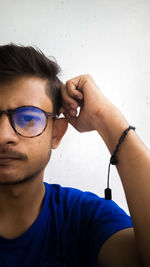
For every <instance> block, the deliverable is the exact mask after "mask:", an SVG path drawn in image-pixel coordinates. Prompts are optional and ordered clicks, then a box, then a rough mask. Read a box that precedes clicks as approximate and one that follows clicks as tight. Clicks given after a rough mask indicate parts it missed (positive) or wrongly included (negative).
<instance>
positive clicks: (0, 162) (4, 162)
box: [0, 158, 17, 166]
mask: <svg viewBox="0 0 150 267" xmlns="http://www.w3.org/2000/svg"><path fill="white" fill-rule="evenodd" d="M16 160H17V159H15V158H0V166H2V165H8V164H10V163H13V162H15V161H16Z"/></svg>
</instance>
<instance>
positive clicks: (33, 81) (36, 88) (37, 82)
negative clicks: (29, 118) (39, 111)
mask: <svg viewBox="0 0 150 267" xmlns="http://www.w3.org/2000/svg"><path fill="white" fill-rule="evenodd" d="M47 86H48V84H47V80H44V79H40V78H37V77H21V78H17V79H16V80H13V81H12V82H11V81H10V82H9V83H7V82H6V83H4V84H0V109H1V110H3V109H9V108H16V107H19V106H24V105H33V106H37V107H39V108H43V109H46V110H47V111H51V110H52V102H51V100H50V98H49V97H48V96H47V95H46V87H47Z"/></svg>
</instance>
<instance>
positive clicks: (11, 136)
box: [0, 114, 19, 145]
mask: <svg viewBox="0 0 150 267" xmlns="http://www.w3.org/2000/svg"><path fill="white" fill-rule="evenodd" d="M18 139H19V138H18V135H17V133H16V132H15V130H14V129H13V128H12V126H11V124H10V121H9V118H8V116H7V115H6V114H1V116H0V145H2V144H7V143H16V142H18Z"/></svg>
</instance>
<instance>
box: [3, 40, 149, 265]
mask: <svg viewBox="0 0 150 267" xmlns="http://www.w3.org/2000/svg"><path fill="white" fill-rule="evenodd" d="M58 71H59V67H58V65H57V64H56V63H54V62H52V61H50V60H49V59H48V58H46V57H45V56H44V55H43V53H42V52H41V51H37V50H35V49H34V48H32V47H23V46H22V47H21V46H17V45H14V44H9V45H6V46H1V47H0V267H3V266H6V267H9V266H15V267H20V266H21V267H23V266H25V267H35V266H36V267H37V266H41V267H44V266H45V267H46V266H47V267H48V266H69V267H74V266H76V267H77V266H78V267H79V266H82V267H83V266H92V267H94V266H109V267H120V266H121V267H124V266H128V267H131V266H132V267H133V266H144V267H148V266H149V262H150V256H149V246H150V214H149V212H148V210H149V204H150V151H149V150H148V148H146V146H145V145H144V144H143V143H142V141H141V140H140V139H139V137H138V136H137V134H136V132H135V131H133V130H130V131H129V132H128V134H127V136H126V138H125V140H124V141H123V143H122V144H121V146H120V148H119V151H118V154H117V158H118V164H117V169H118V172H119V175H120V179H121V181H122V184H123V187H124V190H125V193H126V198H127V202H128V206H129V210H130V213H131V218H132V222H131V219H130V217H129V216H127V215H126V214H125V213H124V211H123V210H121V209H120V208H119V207H118V206H117V205H116V204H115V203H114V202H113V201H111V200H105V199H103V198H99V197H98V196H96V195H95V194H92V193H89V192H81V191H80V190H77V189H72V188H63V187H61V186H60V185H53V184H52V185H49V184H48V183H44V182H43V176H44V169H45V167H46V165H47V163H48V161H49V159H50V156H51V149H55V148H57V146H58V144H59V142H60V141H61V138H62V137H63V135H64V134H65V132H66V130H67V124H68V122H69V123H71V124H72V125H73V126H74V127H75V129H77V130H78V131H80V132H84V131H92V130H97V131H98V133H99V134H100V136H101V137H102V138H103V140H104V142H105V143H106V145H107V147H108V149H109V151H110V153H111V154H112V153H113V152H114V150H115V147H116V144H117V143H118V139H119V138H120V136H121V135H122V133H123V131H124V130H125V129H127V128H128V127H129V123H128V122H127V121H126V119H125V118H124V116H123V115H122V114H121V113H120V111H119V110H118V109H117V108H116V107H115V106H114V105H113V104H112V103H111V102H110V101H109V100H108V99H107V98H106V97H105V96H104V95H103V94H102V92H101V91H100V90H99V88H98V87H97V85H96V84H95V82H94V81H93V79H92V77H90V76H89V75H82V76H79V77H76V78H73V79H71V80H69V81H67V83H66V84H63V85H62V83H61V81H60V80H59V79H58V78H57V74H58ZM60 93H61V94H60ZM79 103H80V106H81V109H80V113H79V115H78V116H76V114H77V111H76V110H77V108H78V106H79ZM81 103H82V104H81ZM60 112H62V113H63V114H64V115H65V118H58V116H56V115H59V114H60ZM132 223H133V225H132Z"/></svg>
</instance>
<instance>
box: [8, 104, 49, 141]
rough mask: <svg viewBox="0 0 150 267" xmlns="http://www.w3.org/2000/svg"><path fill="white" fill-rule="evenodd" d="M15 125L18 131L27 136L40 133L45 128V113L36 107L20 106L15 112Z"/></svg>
mask: <svg viewBox="0 0 150 267" xmlns="http://www.w3.org/2000/svg"><path fill="white" fill-rule="evenodd" d="M12 119H13V125H14V128H15V129H16V131H17V132H18V133H19V134H20V135H22V136H27V137H33V136H37V135H39V134H40V133H41V132H42V131H43V130H44V128H45V126H46V123H47V118H46V115H45V113H44V112H43V111H42V110H40V109H38V108H36V107H20V108H18V109H16V111H15V112H14V114H13V118H12Z"/></svg>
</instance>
